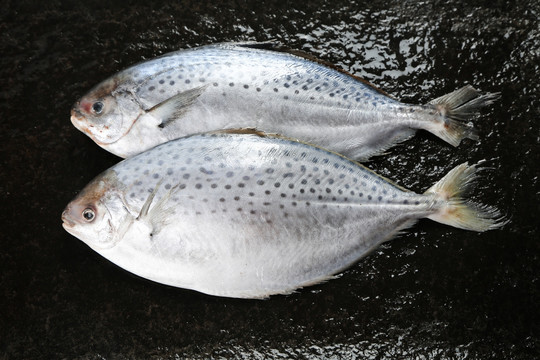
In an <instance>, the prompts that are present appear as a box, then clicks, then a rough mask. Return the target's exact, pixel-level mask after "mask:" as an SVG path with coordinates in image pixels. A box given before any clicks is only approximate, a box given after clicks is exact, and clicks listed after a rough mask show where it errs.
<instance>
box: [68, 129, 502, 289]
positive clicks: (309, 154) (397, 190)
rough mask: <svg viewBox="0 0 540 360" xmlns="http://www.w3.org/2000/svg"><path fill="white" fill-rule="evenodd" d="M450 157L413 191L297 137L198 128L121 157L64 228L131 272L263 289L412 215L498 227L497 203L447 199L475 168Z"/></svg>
mask: <svg viewBox="0 0 540 360" xmlns="http://www.w3.org/2000/svg"><path fill="white" fill-rule="evenodd" d="M458 168H459V169H458ZM458 168H456V169H458V170H453V171H452V172H451V173H452V174H449V175H447V177H445V178H444V179H443V180H441V181H440V182H439V183H437V184H436V186H435V187H433V188H431V189H430V190H429V191H428V192H426V193H425V194H416V193H414V192H411V191H408V190H405V189H403V188H401V187H399V186H397V185H395V184H393V183H391V182H390V181H388V180H386V179H385V178H383V177H381V176H379V175H377V174H375V173H373V172H371V171H370V170H368V169H367V168H365V167H363V166H361V165H359V164H358V163H356V162H353V161H351V160H348V159H347V158H344V157H342V156H340V155H337V154H335V153H333V152H329V151H326V150H323V149H320V148H318V147H314V146H311V145H307V144H305V143H300V142H295V141H292V140H289V139H284V138H281V137H273V136H261V134H260V133H256V134H236V133H214V134H206V135H204V134H203V135H195V136H191V137H187V138H181V139H177V140H173V141H171V142H169V143H167V144H163V145H160V146H158V147H156V148H153V149H152V150H150V151H147V152H145V153H142V154H139V155H137V156H134V157H132V158H130V159H127V160H124V161H122V162H120V163H118V164H117V165H115V166H113V167H112V168H110V169H109V170H107V171H106V172H104V173H103V174H102V175H100V176H98V177H97V178H96V179H94V180H93V181H92V182H91V183H90V184H89V185H88V186H87V187H86V188H85V189H84V190H83V191H82V192H81V194H80V195H79V196H78V197H77V198H76V199H74V200H73V201H72V202H71V203H70V204H69V205H68V206H67V208H66V210H65V211H64V213H63V215H62V217H63V221H64V228H65V229H66V230H67V231H68V232H70V233H71V234H73V235H75V236H76V237H78V238H80V239H81V240H83V241H84V242H86V243H87V244H88V245H89V246H90V247H92V248H93V249H94V250H95V251H97V252H98V253H100V254H101V255H102V256H104V257H105V258H107V259H109V260H110V261H112V262H114V263H115V264H117V265H119V266H120V267H122V268H124V269H126V270H128V271H131V272H133V273H135V274H137V275H139V276H142V277H144V278H147V279H151V280H154V281H157V282H160V283H164V284H169V285H173V286H177V287H182V288H188V289H194V290H197V291H200V292H204V293H207V294H212V295H219V296H226V297H240V298H264V297H267V296H269V295H272V294H284V293H290V292H292V291H294V290H295V289H297V288H300V287H304V286H308V285H311V284H315V283H318V282H321V281H324V280H327V279H330V278H331V277H332V276H333V275H334V274H336V273H338V272H340V271H342V270H344V269H345V268H347V267H349V266H350V265H352V264H353V263H354V262H356V261H358V259H360V258H361V257H363V256H364V255H366V254H367V253H369V252H370V251H371V250H372V249H374V248H375V247H377V246H378V245H379V244H381V243H382V242H384V241H386V240H389V239H391V238H392V237H393V236H394V235H395V234H396V233H397V232H399V231H400V230H402V229H404V228H406V227H409V226H411V225H412V224H413V223H414V222H415V221H416V220H418V219H420V218H424V217H429V218H431V219H433V220H436V221H439V222H444V223H447V224H450V225H453V226H458V227H461V228H466V229H471V230H476V231H484V230H488V229H492V228H496V227H498V226H500V225H501V224H500V222H497V221H496V220H493V219H494V218H495V217H497V215H498V213H497V212H496V211H495V210H493V209H489V208H487V207H476V208H474V207H470V206H465V205H461V204H458V201H455V200H454V199H453V195H452V190H450V189H449V187H448V186H446V185H444V184H449V183H451V184H454V183H456V184H457V185H456V186H455V187H456V188H457V189H462V188H463V186H461V185H460V181H457V180H456V179H457V178H459V177H460V176H461V177H463V175H464V174H465V175H466V176H465V180H463V182H465V183H468V182H469V180H470V179H469V178H470V176H472V174H473V173H474V167H467V166H464V165H462V166H461V167H458ZM453 173H456V174H457V175H456V174H453ZM441 184H443V185H444V186H441ZM457 192H459V190H457ZM461 207H463V209H461ZM471 209H472V210H471ZM463 210H467V211H469V210H470V212H471V213H467V211H465V212H463ZM467 217H470V218H471V219H469V220H467ZM456 219H457V222H456V221H454V220H456Z"/></svg>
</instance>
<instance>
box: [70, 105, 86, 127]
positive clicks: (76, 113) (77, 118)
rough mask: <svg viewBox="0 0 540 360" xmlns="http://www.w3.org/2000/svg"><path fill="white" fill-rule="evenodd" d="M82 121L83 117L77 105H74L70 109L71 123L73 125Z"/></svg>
mask: <svg viewBox="0 0 540 360" xmlns="http://www.w3.org/2000/svg"><path fill="white" fill-rule="evenodd" d="M83 120H84V116H83V114H82V113H81V111H80V110H79V103H76V104H75V105H74V106H73V108H72V109H71V122H72V123H73V124H75V122H81V121H83Z"/></svg>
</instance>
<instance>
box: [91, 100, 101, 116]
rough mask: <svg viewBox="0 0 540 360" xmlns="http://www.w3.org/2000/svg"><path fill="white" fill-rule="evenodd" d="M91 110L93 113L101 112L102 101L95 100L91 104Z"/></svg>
mask: <svg viewBox="0 0 540 360" xmlns="http://www.w3.org/2000/svg"><path fill="white" fill-rule="evenodd" d="M92 111H93V112H94V114H97V115H99V114H101V113H102V112H103V103H102V102H101V101H96V102H95V103H94V104H93V105H92Z"/></svg>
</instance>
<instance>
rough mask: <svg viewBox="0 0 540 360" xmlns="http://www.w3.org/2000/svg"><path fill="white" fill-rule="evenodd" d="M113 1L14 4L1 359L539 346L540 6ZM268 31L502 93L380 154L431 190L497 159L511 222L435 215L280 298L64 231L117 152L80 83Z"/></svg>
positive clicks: (396, 71) (2, 63) (342, 56)
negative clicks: (202, 286)
mask: <svg viewBox="0 0 540 360" xmlns="http://www.w3.org/2000/svg"><path fill="white" fill-rule="evenodd" d="M109 3H110V1H70V2H68V1H66V2H60V1H48V2H43V1H29V0H24V1H2V2H1V6H0V151H1V158H0V161H1V163H0V166H1V172H0V174H1V175H0V176H1V182H0V202H1V204H2V205H1V206H2V208H1V209H2V215H1V217H0V234H1V235H0V239H1V240H0V246H1V249H0V359H3V360H4V359H177V358H208V357H212V358H246V359H250V358H258V359H263V358H296V357H298V358H333V359H340V358H348V359H354V358H369V359H538V358H540V340H539V336H540V331H539V330H540V314H539V312H540V311H539V309H540V305H539V304H540V291H539V274H540V272H539V270H540V264H539V253H540V241H539V233H540V232H539V226H538V223H539V221H538V210H539V207H538V200H539V196H538V195H539V189H540V186H539V172H538V168H539V165H538V164H539V163H540V159H539V151H538V150H539V139H540V133H539V121H540V117H539V115H540V110H539V107H540V102H539V98H538V97H539V94H540V91H539V90H540V85H539V81H538V79H539V72H540V71H539V67H540V27H539V21H538V17H539V15H540V6H539V3H538V1H536V0H525V1H518V2H515V3H514V2H506V1H491V0H490V1H483V0H476V1H458V0H451V1H436V0H427V1H422V2H415V1H402V0H396V1H393V0H392V1H387V0H384V1H381V0H372V1H365V2H363V1H351V0H334V1H290V2H288V1H268V2H261V1H211V2H209V3H208V4H205V3H204V2H201V1H200V0H196V1H193V0H185V1H179V2H175V3H163V2H150V1H126V2H121V5H120V2H118V5H110V4H109ZM150 3H151V4H150ZM267 39H277V40H279V41H281V42H282V43H283V44H285V45H287V46H289V47H291V48H294V49H300V50H304V51H307V52H309V53H311V54H313V55H315V56H317V57H319V58H321V59H323V60H327V61H330V62H332V63H335V64H336V65H338V66H340V67H342V68H344V69H346V70H348V71H350V72H353V73H354V74H356V75H359V76H361V77H364V78H366V79H367V80H369V81H371V82H372V83H374V84H375V85H376V86H378V87H380V88H382V89H384V90H385V91H387V92H388V93H390V94H392V95H394V96H396V97H398V98H400V99H402V100H404V101H406V102H412V103H425V102H427V101H429V100H430V99H432V98H434V97H437V96H440V95H442V94H445V93H448V92H450V91H452V90H455V89H456V88H458V87H461V86H463V85H465V84H472V85H474V86H475V87H478V88H480V89H482V90H484V91H498V92H501V94H502V98H501V100H500V101H498V102H497V103H496V104H494V105H493V106H491V107H489V108H488V109H486V110H485V111H483V113H482V116H481V117H480V118H478V119H477V120H476V126H477V128H478V129H479V131H480V141H478V142H473V141H469V140H467V141H464V143H462V145H461V146H460V147H458V148H456V149H454V148H451V147H450V146H448V145H446V144H445V143H443V142H442V141H440V140H438V139H436V138H435V137H434V136H432V135H430V134H428V133H425V132H421V133H419V134H418V136H416V137H415V138H414V139H412V140H410V141H408V142H406V143H404V144H403V145H400V146H397V147H395V148H393V149H391V150H390V151H389V152H388V154H387V155H386V156H383V157H379V158H376V159H375V160H373V161H372V162H370V163H369V164H367V165H368V166H369V167H370V168H372V169H374V170H376V171H378V172H379V173H381V174H382V175H384V176H386V177H388V178H390V179H392V180H394V181H396V182H397V183H399V184H401V185H403V186H405V187H407V188H410V189H412V190H415V191H423V190H425V189H426V188H428V187H429V186H431V185H432V184H433V183H434V182H436V181H437V180H438V179H440V178H441V177H442V176H443V175H444V174H445V173H446V172H447V171H448V170H450V169H451V168H453V167H454V166H455V165H457V164H459V163H462V162H464V161H472V162H475V161H478V160H480V159H489V160H490V162H489V166H490V169H489V170H487V171H485V172H483V173H482V178H481V179H480V181H479V184H478V188H477V189H476V191H475V192H474V196H473V197H474V198H475V199H476V200H478V201H482V202H485V203H488V204H490V205H494V206H497V207H499V208H500V209H501V210H502V211H503V212H504V213H506V214H508V216H509V218H510V219H511V221H512V222H511V224H509V225H508V226H506V227H505V228H504V229H502V230H498V231H491V232H487V233H483V234H476V233H472V232H466V231H461V230H457V229H453V228H450V227H447V226H444V225H441V224H437V223H434V222H430V221H429V220H423V221H420V222H419V223H418V224H417V225H416V226H415V227H414V228H412V229H411V230H410V231H409V232H408V233H407V234H406V235H403V236H401V237H400V238H399V239H397V240H395V241H393V242H390V243H388V244H385V245H384V246H382V247H381V248H380V249H379V250H378V251H375V252H374V253H373V254H371V255H370V256H369V257H367V258H365V259H364V260H362V261H360V262H359V263H358V264H357V265H355V266H354V267H352V268H351V269H349V270H348V271H346V272H345V273H344V274H343V276H342V277H341V278H339V279H337V280H334V281H331V282H328V283H326V284H321V285H319V286H315V287H311V288H308V289H304V290H301V291H299V292H297V293H295V294H292V295H289V296H274V297H272V298H271V299H269V300H266V301H256V300H234V299H224V298H218V297H210V296H206V295H202V294H199V293H196V292H192V291H187V290H182V289H175V288H170V287H167V286H162V285H159V284H155V283H151V282H149V281H146V280H143V279H140V278H137V277H135V276H133V275H131V274H129V273H127V272H125V271H123V270H121V269H120V268H118V267H117V266H115V265H113V264H112V263H109V262H108V261H107V260H105V259H103V258H101V257H100V256H99V255H98V254H96V253H94V252H93V251H92V250H91V249H90V248H88V247H87V246H86V245H84V244H83V243H82V242H80V241H78V240H77V239H75V238H74V237H72V236H70V235H69V234H68V233H66V232H65V231H64V230H63V229H62V227H61V221H60V214H61V212H62V210H63V208H64V206H65V205H66V204H67V203H68V202H69V201H70V200H71V199H72V198H73V197H74V196H75V194H76V193H77V192H78V191H79V190H80V189H81V188H82V187H83V186H84V185H85V184H86V183H88V182H89V181H90V180H91V178H92V177H94V176H95V175H97V174H98V173H99V172H101V171H103V170H104V169H106V168H108V167H109V166H111V165H113V164H114V163H116V162H117V161H118V159H117V158H115V157H114V156H112V155H109V154H107V153H106V152H105V151H104V150H101V149H100V148H98V146H96V145H95V144H94V143H93V142H92V141H91V140H90V139H89V138H87V137H86V136H85V135H83V134H82V133H80V132H78V131H77V130H76V129H75V128H74V127H73V126H72V125H71V123H70V121H69V111H70V108H71V105H72V104H73V103H74V102H75V101H76V100H77V98H79V97H80V96H81V95H83V94H84V93H85V92H86V91H88V90H89V89H90V87H92V86H93V85H95V84H96V83H97V82H98V81H101V80H103V79H104V78H106V77H108V76H110V75H112V74H114V73H115V72H117V71H119V70H120V69H122V68H124V67H126V66H128V65H131V64H133V63H136V62H138V61H140V60H142V59H148V58H151V57H154V56H156V55H159V54H163V53H165V52H168V51H172V50H176V49H179V48H186V47H193V46H198V45H203V44H209V43H214V42H220V41H231V40H236V41H239V40H261V41H262V40H267Z"/></svg>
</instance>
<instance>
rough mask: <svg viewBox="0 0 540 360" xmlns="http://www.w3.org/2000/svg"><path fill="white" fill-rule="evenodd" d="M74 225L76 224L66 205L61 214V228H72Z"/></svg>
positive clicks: (69, 208)
mask: <svg viewBox="0 0 540 360" xmlns="http://www.w3.org/2000/svg"><path fill="white" fill-rule="evenodd" d="M75 225H76V222H75V221H73V218H72V210H71V207H70V206H69V205H68V206H67V207H66V208H65V210H64V211H63V212H62V226H63V227H67V228H72V227H74V226H75Z"/></svg>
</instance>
